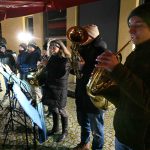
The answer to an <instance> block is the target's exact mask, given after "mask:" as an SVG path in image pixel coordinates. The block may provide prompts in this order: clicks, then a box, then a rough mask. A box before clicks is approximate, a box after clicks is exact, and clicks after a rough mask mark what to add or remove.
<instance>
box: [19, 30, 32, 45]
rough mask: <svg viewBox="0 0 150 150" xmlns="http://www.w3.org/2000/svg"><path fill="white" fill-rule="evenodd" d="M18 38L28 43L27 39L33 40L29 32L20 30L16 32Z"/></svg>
mask: <svg viewBox="0 0 150 150" xmlns="http://www.w3.org/2000/svg"><path fill="white" fill-rule="evenodd" d="M18 40H19V41H20V42H23V43H29V41H31V40H33V36H32V34H31V33H27V32H20V33H19V34H18Z"/></svg>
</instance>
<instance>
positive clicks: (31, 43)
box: [28, 42, 37, 49]
mask: <svg viewBox="0 0 150 150" xmlns="http://www.w3.org/2000/svg"><path fill="white" fill-rule="evenodd" d="M29 46H30V47H33V48H34V49H36V48H37V45H36V43H35V42H30V43H29V44H28V47H29Z"/></svg>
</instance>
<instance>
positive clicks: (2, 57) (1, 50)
mask: <svg viewBox="0 0 150 150" xmlns="http://www.w3.org/2000/svg"><path fill="white" fill-rule="evenodd" d="M0 62H1V63H2V64H5V65H8V66H9V67H10V69H11V70H12V71H13V72H14V73H16V62H15V59H14V57H13V56H12V54H11V53H9V52H7V48H6V45H5V44H1V45H0ZM4 80H5V86H6V92H5V95H4V99H5V97H7V96H8V94H9V86H8V80H7V79H6V78H5V77H4Z"/></svg>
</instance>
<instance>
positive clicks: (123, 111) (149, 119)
mask: <svg viewBox="0 0 150 150" xmlns="http://www.w3.org/2000/svg"><path fill="white" fill-rule="evenodd" d="M149 57H150V41H147V42H145V43H143V44H140V45H138V46H137V47H136V49H135V50H134V51H133V52H132V53H131V54H130V55H129V56H128V57H127V60H126V62H125V64H124V65H122V64H119V65H117V66H116V67H115V68H114V70H113V72H111V74H110V75H111V77H112V78H113V79H114V80H115V81H116V82H117V83H118V86H116V87H115V86H114V87H113V91H111V88H110V91H111V92H110V93H107V92H106V93H105V94H106V96H105V97H107V98H108V99H109V100H110V101H111V102H112V103H114V104H115V106H116V107H117V109H116V112H115V116H114V129H115V134H116V137H117V139H118V140H119V141H120V142H122V143H124V144H126V145H128V146H130V147H131V148H132V149H133V150H145V147H146V146H147V147H148V148H149V149H150V58H149Z"/></svg>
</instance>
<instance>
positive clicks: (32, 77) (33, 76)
mask: <svg viewBox="0 0 150 150" xmlns="http://www.w3.org/2000/svg"><path fill="white" fill-rule="evenodd" d="M43 68H44V67H43ZM43 68H40V69H38V71H35V72H32V71H31V72H30V73H29V74H28V75H27V81H28V83H29V84H30V85H32V86H40V85H39V81H38V77H39V76H40V74H41V72H42V70H43Z"/></svg>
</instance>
